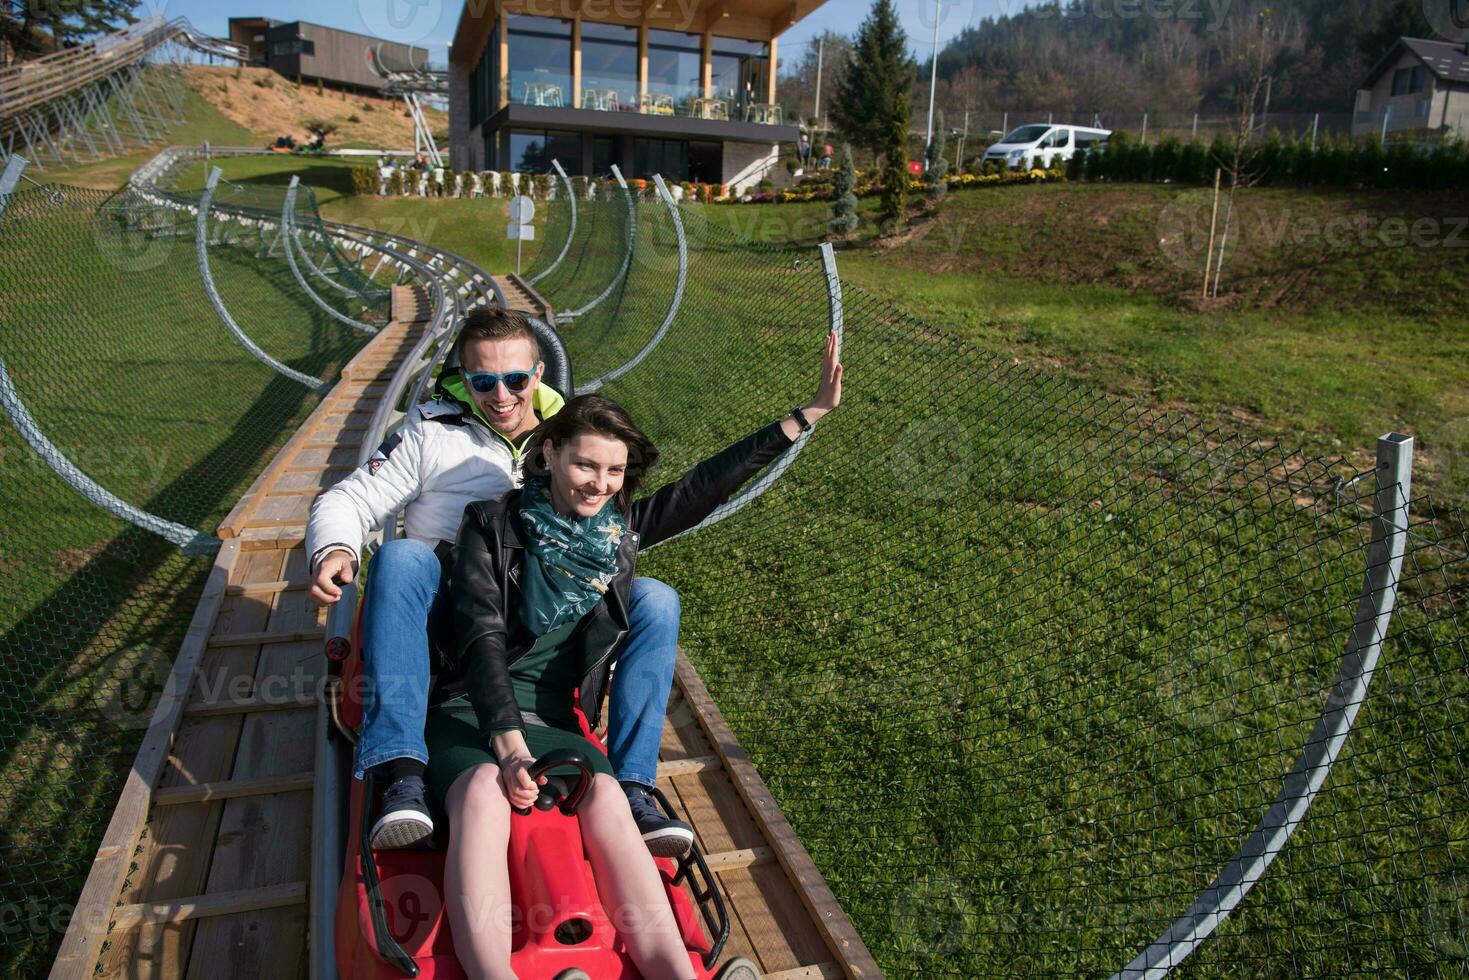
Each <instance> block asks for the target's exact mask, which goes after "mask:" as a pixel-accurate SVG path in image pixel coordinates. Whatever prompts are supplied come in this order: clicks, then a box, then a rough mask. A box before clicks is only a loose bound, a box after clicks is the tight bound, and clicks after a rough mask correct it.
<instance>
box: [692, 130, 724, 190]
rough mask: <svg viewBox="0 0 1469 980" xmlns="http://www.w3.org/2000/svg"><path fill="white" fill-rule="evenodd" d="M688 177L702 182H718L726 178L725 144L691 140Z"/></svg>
mask: <svg viewBox="0 0 1469 980" xmlns="http://www.w3.org/2000/svg"><path fill="white" fill-rule="evenodd" d="M688 152H689V174H688V179H689V180H692V181H694V182H696V183H700V184H718V183H721V182H722V181H723V180H724V144H723V143H705V142H700V141H697V140H691V141H690V142H689V151H688Z"/></svg>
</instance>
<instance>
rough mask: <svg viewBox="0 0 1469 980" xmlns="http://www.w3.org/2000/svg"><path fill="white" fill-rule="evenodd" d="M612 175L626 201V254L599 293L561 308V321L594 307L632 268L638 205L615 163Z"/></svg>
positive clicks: (563, 321)
mask: <svg viewBox="0 0 1469 980" xmlns="http://www.w3.org/2000/svg"><path fill="white" fill-rule="evenodd" d="M612 176H614V177H616V178H617V185H618V186H619V187H621V188H622V196H623V199H624V200H625V201H626V203H627V254H626V255H624V256H623V257H622V268H621V269H618V270H617V275H615V276H613V277H612V281H611V282H609V283H608V284H607V288H606V289H604V290H602V292H601V295H599V296H598V297H597V298H596V299H594V300H592V301H591V302H590V303H588V304H586V305H585V306H583V307H580V308H579V309H575V310H563V311H561V312H559V313H557V314H556V319H557V320H559V321H561V322H562V323H566V322H569V321H571V320H574V319H576V318H577V317H579V316H582V315H584V314H586V313H588V312H590V311H591V310H593V309H595V308H596V307H597V305H598V304H599V303H601V302H602V301H603V300H605V299H606V298H607V297H608V296H611V295H612V293H613V292H614V291H615V290H616V289H617V287H618V286H619V285H621V284H622V282H623V281H624V280H625V279H626V278H627V273H628V270H629V269H631V268H632V253H633V249H634V248H636V247H637V243H638V206H637V204H636V202H634V201H633V196H632V191H631V190H629V189H628V186H627V181H626V180H624V179H623V176H622V171H621V170H618V169H617V164H615V163H614V164H613V165H612Z"/></svg>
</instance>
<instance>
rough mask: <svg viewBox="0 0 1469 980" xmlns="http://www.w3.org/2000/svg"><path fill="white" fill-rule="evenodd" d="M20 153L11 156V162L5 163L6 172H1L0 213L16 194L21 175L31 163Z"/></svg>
mask: <svg viewBox="0 0 1469 980" xmlns="http://www.w3.org/2000/svg"><path fill="white" fill-rule="evenodd" d="M29 162H30V161H28V160H27V159H26V158H25V157H23V156H21V155H20V154H19V153H14V154H11V157H10V159H9V160H6V161H5V170H4V171H3V172H0V213H3V212H4V211H5V205H7V204H9V203H10V195H12V194H14V193H15V188H16V185H17V184H19V183H20V175H21V172H22V171H23V170H25V168H26V164H27V163H29Z"/></svg>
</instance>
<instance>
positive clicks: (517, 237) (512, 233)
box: [505, 225, 536, 242]
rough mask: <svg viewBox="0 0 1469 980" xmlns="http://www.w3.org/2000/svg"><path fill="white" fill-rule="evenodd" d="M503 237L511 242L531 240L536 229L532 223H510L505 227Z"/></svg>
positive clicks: (534, 237) (534, 238)
mask: <svg viewBox="0 0 1469 980" xmlns="http://www.w3.org/2000/svg"><path fill="white" fill-rule="evenodd" d="M505 237H506V238H507V239H508V240H510V241H512V242H533V241H535V240H536V229H535V226H534V225H510V226H509V227H508V228H506V229H505Z"/></svg>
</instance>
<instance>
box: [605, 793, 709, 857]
mask: <svg viewBox="0 0 1469 980" xmlns="http://www.w3.org/2000/svg"><path fill="white" fill-rule="evenodd" d="M622 789H623V791H624V792H626V793H627V805H628V806H629V807H631V808H632V818H633V820H634V821H635V822H636V823H637V825H638V833H640V834H642V835H643V840H644V842H646V843H647V845H648V850H650V851H652V852H653V856H654V857H666V858H676V857H683V856H684V855H685V854H687V853H688V852H689V848H690V847H692V846H693V843H694V829H693V828H692V827H690V826H689V825H688V824H686V823H684V822H683V821H682V820H670V819H669V818H668V815H667V814H665V813H664V812H663V811H662V810H661V809H659V808H658V801H657V800H655V799H653V796H652V794H651V793H649V792H648V791H647V789H646V788H644V787H642V786H638V785H637V784H635V783H624V784H623V787H622Z"/></svg>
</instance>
